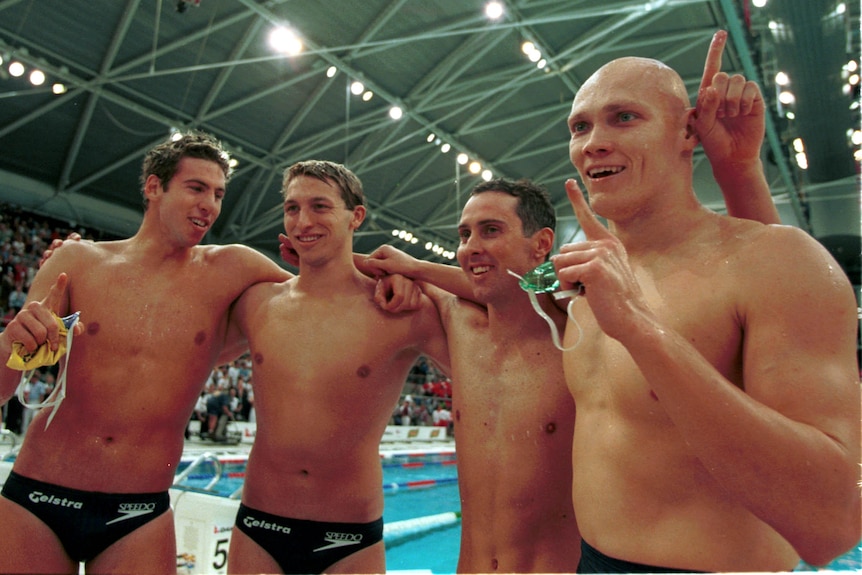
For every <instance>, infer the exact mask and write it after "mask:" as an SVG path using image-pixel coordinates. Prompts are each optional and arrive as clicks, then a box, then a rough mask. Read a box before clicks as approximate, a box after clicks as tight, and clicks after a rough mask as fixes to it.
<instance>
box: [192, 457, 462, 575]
mask: <svg viewBox="0 0 862 575" xmlns="http://www.w3.org/2000/svg"><path fill="white" fill-rule="evenodd" d="M185 465H187V462H186V463H185ZM185 465H181V466H180V469H179V471H180V472H182V471H183V469H184V468H185ZM381 465H382V468H383V484H384V485H383V488H384V495H385V498H384V511H383V521H384V523H385V524H387V525H391V524H393V523H395V522H397V521H403V520H408V519H413V518H417V517H427V516H430V515H437V514H440V513H447V512H453V511H454V512H459V513H460V511H461V500H460V497H459V494H458V482H457V476H458V473H457V468H456V466H455V459H454V456H452V455H434V456H427V455H426V456H422V457H415V456H414V457H392V458H387V459H384V460H382V462H381ZM244 469H245V463H244V461H235V462H234V461H230V460H228V461H227V462H226V463H225V462H223V463H222V478H221V479H220V480H219V481H218V483H216V484H215V485H214V486H213V487H212V490H213V491H215V492H216V493H217V494H219V495H221V496H225V497H227V496H229V495H230V494H231V493H233V492H235V491H236V490H237V489H239V488H240V487H241V486H242V482H243V476H244ZM214 472H215V467H214V465H213V464H212V463H208V462H204V463H201V464H200V465H199V466H198V467H197V468H195V469H194V470H193V471H192V473H191V475H189V476H188V478H187V479H186V480H184V481H183V482H182V485H184V486H188V487H192V488H198V489H203V488H204V487H206V486H207V484H209V483H210V481H211V480H212V477H213V473H214ZM460 539H461V526H460V523H455V524H450V525H446V526H443V527H439V528H436V529H433V530H430V531H426V532H423V533H420V534H415V535H411V536H409V537H406V538H397V539H394V542H387V546H386V567H387V570H388V571H426V572H428V571H430V572H431V573H439V574H443V573H454V572H455V570H456V567H457V565H458V551H459V546H460Z"/></svg>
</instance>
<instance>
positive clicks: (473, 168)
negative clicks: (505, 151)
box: [468, 162, 482, 174]
mask: <svg viewBox="0 0 862 575" xmlns="http://www.w3.org/2000/svg"><path fill="white" fill-rule="evenodd" d="M468 169H469V170H470V173H471V174H478V173H479V172H481V171H482V164H480V163H479V162H470V166H469V167H468Z"/></svg>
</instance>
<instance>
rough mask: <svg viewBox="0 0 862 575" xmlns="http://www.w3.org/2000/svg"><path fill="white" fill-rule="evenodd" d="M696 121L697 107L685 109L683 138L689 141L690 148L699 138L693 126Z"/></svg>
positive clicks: (692, 147) (698, 141)
mask: <svg viewBox="0 0 862 575" xmlns="http://www.w3.org/2000/svg"><path fill="white" fill-rule="evenodd" d="M696 122H697V109H696V108H689V109H688V110H687V111H686V117H685V139H686V140H688V141H689V142H690V145H691V149H694V148H695V147H696V146H697V145H698V144H699V143H700V138H699V137H698V135H697V128H696V127H695V123H696Z"/></svg>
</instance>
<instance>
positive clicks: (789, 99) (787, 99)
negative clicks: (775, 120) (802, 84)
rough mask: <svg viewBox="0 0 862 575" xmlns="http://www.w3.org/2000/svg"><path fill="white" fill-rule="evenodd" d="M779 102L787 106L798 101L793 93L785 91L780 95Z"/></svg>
mask: <svg viewBox="0 0 862 575" xmlns="http://www.w3.org/2000/svg"><path fill="white" fill-rule="evenodd" d="M778 101H779V102H781V103H782V104H785V105H787V104H792V103H793V102H795V101H796V96H794V95H793V93H792V92H788V91H787V90H784V91H782V92H781V93H780V94H778Z"/></svg>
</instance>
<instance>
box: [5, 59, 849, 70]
mask: <svg viewBox="0 0 862 575" xmlns="http://www.w3.org/2000/svg"><path fill="white" fill-rule="evenodd" d="M2 63H3V62H2V60H0V64H2ZM846 68H847V71H848V72H855V71H856V70H857V69H858V68H859V64H857V63H856V60H850V61H849V62H847V66H846Z"/></svg>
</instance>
